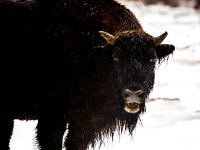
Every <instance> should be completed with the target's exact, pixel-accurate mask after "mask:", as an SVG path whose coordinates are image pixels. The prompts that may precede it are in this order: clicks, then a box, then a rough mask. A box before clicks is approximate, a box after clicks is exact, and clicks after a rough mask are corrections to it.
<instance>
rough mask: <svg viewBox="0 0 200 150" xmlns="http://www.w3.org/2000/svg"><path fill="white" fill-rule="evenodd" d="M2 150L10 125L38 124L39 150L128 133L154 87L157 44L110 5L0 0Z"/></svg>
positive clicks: (104, 1) (81, 147)
mask: <svg viewBox="0 0 200 150" xmlns="http://www.w3.org/2000/svg"><path fill="white" fill-rule="evenodd" d="M0 20H1V24H0V36H1V45H0V47H1V50H2V54H1V55H2V56H3V57H2V59H1V60H2V62H3V63H2V64H3V67H2V70H1V72H2V74H1V79H2V81H1V85H2V88H1V89H2V90H3V94H1V96H2V97H1V100H2V101H4V102H3V103H2V104H1V105H0V131H1V134H0V149H1V150H8V149H9V139H10V137H11V134H12V130H13V125H14V122H13V120H14V119H22V120H33V119H37V120H38V124H37V127H36V130H37V136H36V138H37V140H38V145H39V148H40V149H41V150H43V149H46V150H61V149H62V138H63V135H64V132H65V130H66V124H67V129H68V134H67V136H66V139H64V141H65V142H64V146H65V147H66V148H67V150H86V149H87V148H88V146H89V145H90V144H91V145H92V146H93V147H94V146H95V144H96V142H100V143H102V142H103V141H102V140H103V137H104V136H113V135H114V132H115V131H116V130H118V131H119V133H121V132H122V131H123V130H124V129H125V130H129V132H130V133H132V132H133V130H134V128H135V126H136V124H137V121H138V119H139V115H140V113H142V112H144V111H145V101H146V100H147V99H148V96H149V94H150V92H151V90H152V89H153V84H154V74H155V71H154V69H155V65H156V62H162V60H164V59H165V58H166V57H167V56H168V55H169V54H171V53H172V52H173V51H174V49H175V48H174V46H173V45H169V44H161V42H162V41H163V40H164V38H165V37H166V35H167V32H165V33H163V34H162V35H161V36H158V37H153V36H151V35H149V34H148V33H146V32H144V30H143V28H142V26H141V25H140V23H139V21H138V20H137V18H136V17H135V16H134V14H133V13H132V12H131V11H130V10H128V9H127V8H126V7H124V6H123V5H121V4H119V3H117V2H116V1H114V0H99V1H94V0H48V1H43V0H33V1H30V0H27V1H22V0H18V1H10V0H4V1H2V2H0Z"/></svg>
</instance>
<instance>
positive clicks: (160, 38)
mask: <svg viewBox="0 0 200 150" xmlns="http://www.w3.org/2000/svg"><path fill="white" fill-rule="evenodd" d="M167 35H168V33H167V32H164V33H163V34H161V35H160V36H158V37H155V38H154V39H155V43H156V46H158V45H160V44H161V43H162V42H163V40H164V39H165V38H166V36H167Z"/></svg>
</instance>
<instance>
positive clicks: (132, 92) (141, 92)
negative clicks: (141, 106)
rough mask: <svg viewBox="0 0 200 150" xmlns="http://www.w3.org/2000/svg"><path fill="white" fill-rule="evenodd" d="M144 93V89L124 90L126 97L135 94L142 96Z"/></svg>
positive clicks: (135, 95)
mask: <svg viewBox="0 0 200 150" xmlns="http://www.w3.org/2000/svg"><path fill="white" fill-rule="evenodd" d="M143 93H144V92H143V90H137V91H132V90H129V89H126V90H124V92H123V96H124V98H128V97H133V96H134V97H138V98H142V96H143Z"/></svg>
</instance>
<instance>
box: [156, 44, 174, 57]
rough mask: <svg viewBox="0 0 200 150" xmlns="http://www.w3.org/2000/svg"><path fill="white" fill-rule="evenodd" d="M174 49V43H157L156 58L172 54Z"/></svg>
mask: <svg viewBox="0 0 200 150" xmlns="http://www.w3.org/2000/svg"><path fill="white" fill-rule="evenodd" d="M174 50H175V46H174V45H170V44H161V45H158V46H156V55H157V58H158V59H162V58H165V57H166V56H168V55H169V54H172V53H173V51H174Z"/></svg>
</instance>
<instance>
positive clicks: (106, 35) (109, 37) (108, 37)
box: [99, 31, 116, 45]
mask: <svg viewBox="0 0 200 150" xmlns="http://www.w3.org/2000/svg"><path fill="white" fill-rule="evenodd" d="M99 33H100V35H101V36H102V37H103V38H104V39H105V40H106V41H107V42H108V43H109V44H111V45H114V43H115V40H116V38H115V36H114V35H112V34H110V33H108V32H105V31H99Z"/></svg>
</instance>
